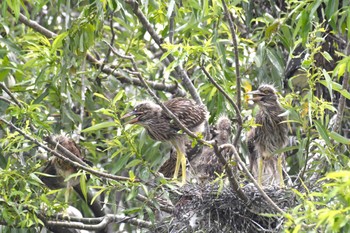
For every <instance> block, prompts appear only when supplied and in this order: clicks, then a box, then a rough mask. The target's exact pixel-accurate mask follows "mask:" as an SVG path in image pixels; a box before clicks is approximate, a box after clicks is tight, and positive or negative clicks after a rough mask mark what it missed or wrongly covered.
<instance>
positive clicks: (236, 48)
mask: <svg viewBox="0 0 350 233" xmlns="http://www.w3.org/2000/svg"><path fill="white" fill-rule="evenodd" d="M221 2H222V5H223V7H224V12H225V15H226V18H227V20H228V24H229V27H230V32H231V36H232V42H233V49H234V52H235V66H236V67H235V68H236V85H237V107H238V109H239V110H241V77H240V75H239V57H238V56H239V53H238V44H237V39H236V32H235V27H234V24H233V19H232V15H231V14H230V12H229V10H228V9H227V5H226V2H225V0H221Z"/></svg>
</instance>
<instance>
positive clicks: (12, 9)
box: [0, 0, 350, 232]
mask: <svg viewBox="0 0 350 233" xmlns="http://www.w3.org/2000/svg"><path fill="white" fill-rule="evenodd" d="M222 2H223V1H193V0H189V1H175V0H169V1H159V0H155V1H133V0H127V1H112V0H108V1H106V0H104V1H68V2H65V1H54V2H48V1H33V0H29V1H19V0H14V1H9V0H6V1H2V2H1V12H2V13H1V14H0V35H1V36H0V82H1V83H2V84H3V86H4V87H7V89H8V90H9V91H6V90H5V88H2V89H1V92H0V93H1V96H0V112H1V117H3V118H4V119H6V120H8V121H10V122H12V123H13V124H15V125H16V126H17V127H18V128H20V129H22V130H23V131H24V132H25V133H26V134H27V135H29V136H31V137H33V138H35V139H36V140H38V141H40V142H42V141H43V139H44V138H45V137H46V136H49V135H53V134H60V133H62V132H64V133H66V134H68V135H70V136H71V137H75V138H76V139H77V140H78V141H79V145H80V147H81V148H83V150H84V154H85V157H86V158H87V159H88V160H90V161H91V162H92V163H93V164H94V166H93V167H94V169H96V170H99V171H103V172H106V173H110V174H115V175H119V176H123V177H128V178H130V179H129V180H128V181H119V180H113V179H104V178H102V177H99V176H95V175H91V179H90V180H89V181H87V184H86V187H85V185H82V186H84V187H82V189H83V193H84V190H85V189H86V190H85V191H87V189H91V190H95V193H94V194H93V195H92V196H93V197H92V202H93V201H101V202H102V203H105V205H104V207H105V208H108V209H109V210H111V212H112V213H114V214H125V215H127V216H137V218H139V219H142V220H147V221H150V222H152V223H157V221H158V220H159V219H157V216H156V215H155V214H154V211H156V210H157V211H160V210H161V209H162V208H163V207H164V206H162V203H160V201H159V200H160V199H162V200H163V199H164V200H165V202H166V201H168V202H167V203H170V200H171V196H172V194H173V193H176V192H177V190H176V187H174V186H173V184H172V183H171V182H169V181H168V180H167V179H165V178H164V177H163V176H161V175H159V173H157V171H158V168H159V167H160V166H161V164H162V163H163V162H164V161H165V160H166V159H167V158H169V155H168V154H169V151H170V146H169V145H167V144H165V143H160V142H155V141H152V140H151V139H150V138H149V137H148V136H147V134H146V132H145V130H143V129H142V128H141V127H138V126H134V125H132V126H130V125H123V124H122V123H121V120H120V117H121V116H122V115H123V114H125V113H126V112H127V111H128V110H130V109H131V108H132V107H133V106H134V105H135V104H136V103H137V102H139V101H142V100H145V99H151V97H150V95H149V93H148V92H147V91H146V90H145V88H144V87H143V85H141V84H140V81H139V79H138V78H137V75H138V74H140V75H141V76H142V77H143V78H144V79H145V80H147V81H148V83H149V85H150V86H151V88H152V89H153V90H154V91H155V93H156V95H157V96H158V97H159V98H161V99H162V100H166V99H169V98H172V97H174V96H176V95H183V94H185V95H187V97H189V96H190V95H191V97H192V98H194V99H195V94H194V93H192V92H191V90H190V88H189V86H190V84H191V85H192V84H193V85H194V87H195V90H196V92H197V94H198V95H199V97H200V99H201V100H202V101H203V103H204V104H205V105H206V106H207V108H208V111H209V112H210V117H209V123H210V124H213V123H214V122H215V121H216V119H217V118H218V117H219V116H220V115H222V114H226V115H228V116H229V117H230V118H231V119H235V118H236V117H237V114H238V113H237V112H236V111H235V109H234V108H233V107H232V105H230V104H229V102H228V101H227V99H225V98H224V96H223V95H222V94H221V93H220V92H219V91H218V89H217V88H215V87H214V86H213V85H212V83H210V82H209V81H208V80H207V77H206V75H205V74H204V73H203V71H202V70H201V69H200V67H201V66H203V67H204V68H205V69H206V70H207V71H208V72H209V73H210V75H211V76H212V77H213V78H214V79H215V81H216V82H217V83H218V84H219V85H220V86H221V87H222V88H223V89H224V91H225V92H226V93H228V94H229V96H231V97H232V98H233V99H234V100H235V101H237V99H236V96H237V92H238V91H241V92H248V91H250V90H251V89H252V87H257V86H258V85H259V84H260V83H273V84H274V85H275V86H277V87H278V89H279V90H280V94H281V103H282V105H283V106H284V107H285V109H286V111H287V113H286V114H288V117H289V119H288V124H289V126H290V129H291V132H290V134H291V135H293V136H295V138H296V143H295V144H293V145H289V146H288V147H287V148H282V150H283V151H284V152H287V153H288V154H289V153H291V152H295V153H294V154H293V155H290V156H289V157H288V158H287V163H288V169H289V170H288V172H289V175H290V176H291V177H292V180H293V182H295V183H300V181H302V182H303V184H304V189H303V190H304V191H301V190H300V189H296V193H297V196H298V200H299V201H300V205H298V206H296V207H295V208H292V209H291V210H290V211H289V213H288V214H289V218H288V217H287V218H286V219H287V221H286V226H285V229H286V231H289V232H306V231H312V230H314V231H315V232H316V231H322V232H339V231H343V232H347V231H348V228H349V226H348V225H349V224H348V217H347V215H348V214H349V213H348V212H349V211H348V208H349V201H348V200H347V199H348V196H349V194H348V189H349V179H348V178H347V177H348V174H347V172H348V171H347V168H348V164H349V159H348V156H349V152H348V147H349V144H350V140H349V134H348V129H349V126H348V125H347V119H348V118H349V112H348V108H347V107H348V103H347V102H349V99H350V93H349V88H346V86H345V85H344V84H343V80H347V79H346V76H348V73H349V72H350V62H349V60H350V52H349V38H350V32H349V28H350V15H349V14H348V12H349V10H350V4H349V3H348V2H347V1H341V0H335V1H328V0H314V1H302V0H286V1H227V2H226V4H227V6H228V8H229V12H230V13H231V15H232V16H233V19H234V24H235V26H236V28H235V30H236V34H237V40H238V47H237V49H238V52H239V54H238V60H239V67H237V66H236V64H235V58H236V54H235V51H234V46H233V45H232V34H231V32H230V28H229V24H228V23H227V21H228V17H227V16H225V14H224V10H223V4H222ZM272 3H273V4H272ZM140 12H141V15H143V16H144V18H143V19H142V17H141V16H140ZM26 18H27V19H31V20H33V21H35V22H37V23H38V24H29V23H30V22H29V21H26ZM28 22H29V23H28ZM32 23H33V22H32ZM40 25H41V26H42V27H39V26H40ZM43 28H44V29H46V30H48V31H45V30H43ZM155 35H158V37H159V38H158V39H159V41H158V39H157V38H155ZM118 54H119V55H118ZM120 54H121V55H122V56H120ZM123 56H132V57H133V59H134V61H135V63H136V66H137V71H136V70H135V68H134V66H133V65H134V64H132V62H131V60H130V59H125V57H124V58H123ZM237 68H239V71H240V73H241V77H237V76H236V69H237ZM179 69H182V70H183V71H185V72H184V73H185V74H186V75H187V76H188V77H189V82H186V79H185V78H184V75H183V74H182V73H181V72H180V71H179ZM239 78H240V79H239ZM238 81H240V82H241V83H242V88H241V89H242V90H237V82H238ZM347 82H348V81H347ZM189 83H190V84H189ZM344 83H346V82H344ZM282 96H283V97H282ZM341 98H344V101H345V106H346V107H345V110H344V112H343V113H342V114H343V115H342V116H340V119H341V121H342V124H341V127H340V129H338V130H337V129H336V127H335V122H336V121H339V120H337V115H336V114H337V113H338V114H340V113H341V112H340V108H339V106H341V103H340V99H341ZM242 101H243V102H242V111H241V113H240V114H241V115H242V117H243V119H244V124H243V133H242V135H240V140H239V141H240V146H239V148H240V151H239V152H240V154H241V155H242V157H245V155H246V151H247V149H246V145H245V138H246V136H245V135H246V132H247V131H248V130H249V129H250V128H251V127H253V126H254V124H255V123H254V120H253V118H252V116H253V115H254V112H255V111H256V109H252V108H251V106H250V104H249V102H248V101H247V98H246V96H243V97H242ZM338 102H339V104H338ZM0 122H1V121H0ZM234 122H235V121H234ZM0 125H1V130H0V135H1V137H0V143H1V146H0V167H1V169H0V181H1V182H0V190H1V193H0V197H1V198H0V202H1V206H2V212H1V213H0V221H1V223H6V224H7V225H8V226H9V227H18V228H32V229H34V227H38V226H42V225H44V222H43V220H42V219H41V218H39V217H38V216H39V215H40V214H42V211H43V208H44V209H45V210H46V211H45V214H46V215H47V216H54V214H57V213H59V212H61V211H62V209H63V208H64V207H66V206H67V205H74V206H75V207H76V208H78V207H79V210H80V211H81V212H82V214H83V216H84V217H86V216H91V215H94V213H92V212H91V211H90V210H89V208H88V206H89V203H86V202H85V201H84V200H81V199H80V198H79V197H78V195H76V194H74V193H72V194H70V195H69V198H70V199H69V202H68V203H65V196H66V195H65V192H66V190H58V191H52V190H49V189H47V188H46V187H44V185H43V184H42V182H41V181H40V179H39V178H38V174H39V173H40V171H41V169H42V167H43V166H44V163H45V161H46V160H47V159H48V157H50V156H52V155H50V154H49V153H47V152H43V150H41V149H39V148H38V147H37V145H35V144H34V143H33V142H31V141H29V140H28V138H25V137H24V136H23V135H20V134H19V133H18V132H16V131H15V130H13V128H10V127H9V126H8V125H6V124H5V123H3V122H1V124H0ZM233 132H234V134H235V133H237V126H236V125H234V127H233ZM315 174H316V175H315ZM79 175H80V173H79V174H78V176H79ZM321 177H325V178H322V179H321V180H320V181H319V182H318V183H316V186H317V187H319V189H317V188H314V187H313V185H314V184H315V182H316V180H318V179H320V178H321ZM139 180H141V182H138V181H139ZM220 182H221V183H222V180H221V181H220ZM140 195H143V196H144V197H145V198H146V200H147V201H146V200H142V201H140ZM116 197H117V198H116ZM85 198H86V192H85ZM42 203H44V204H43V205H45V206H44V207H43V206H42ZM78 204H79V205H78ZM90 204H91V203H90ZM169 206H170V204H169ZM8 229H9V228H8ZM126 229H127V230H130V231H131V230H135V229H136V227H135V226H133V225H132V224H131V225H129V224H127V227H126ZM34 231H35V230H33V232H34Z"/></svg>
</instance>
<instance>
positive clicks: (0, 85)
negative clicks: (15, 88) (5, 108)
mask: <svg viewBox="0 0 350 233" xmlns="http://www.w3.org/2000/svg"><path fill="white" fill-rule="evenodd" d="M0 88H1V89H3V90H4V91H5V92H6V94H8V95H9V96H10V97H11V99H12V100H13V101H14V102H15V103H16V104H17V105H18V106H19V107H21V108H23V105H22V104H21V102H19V101H18V100H17V98H16V97H15V96H14V95H13V94H12V92H11V91H10V90H9V89H8V88H7V87H6V86H5V84H3V83H1V82H0ZM7 102H9V103H11V101H10V100H7Z"/></svg>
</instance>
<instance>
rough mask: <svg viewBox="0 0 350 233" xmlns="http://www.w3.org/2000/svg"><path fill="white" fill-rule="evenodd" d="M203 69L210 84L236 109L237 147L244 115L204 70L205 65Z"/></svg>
mask: <svg viewBox="0 0 350 233" xmlns="http://www.w3.org/2000/svg"><path fill="white" fill-rule="evenodd" d="M201 69H202V71H203V72H204V74H205V75H206V76H207V78H208V79H209V80H210V82H211V83H212V84H213V85H214V86H215V87H216V88H217V89H218V90H219V91H220V92H221V93H222V94H223V95H224V96H225V98H226V99H227V100H228V102H229V103H230V104H231V105H232V107H233V108H234V109H235V111H236V114H237V123H238V125H237V132H236V135H235V138H234V140H233V145H234V146H237V144H238V140H239V138H240V136H241V132H242V126H243V121H242V115H241V111H240V109H239V108H238V106H237V105H236V103H235V102H234V101H233V99H232V98H231V97H230V96H229V95H228V94H227V93H226V91H225V90H224V89H223V88H222V87H221V86H220V85H219V84H218V83H217V82H216V81H215V80H214V79H213V77H211V75H210V74H209V72H208V71H207V70H206V69H205V68H204V66H203V65H201Z"/></svg>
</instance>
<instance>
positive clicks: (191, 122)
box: [165, 98, 206, 128]
mask: <svg viewBox="0 0 350 233" xmlns="http://www.w3.org/2000/svg"><path fill="white" fill-rule="evenodd" d="M165 106H166V107H167V108H168V109H169V110H170V111H171V112H173V113H174V115H175V116H176V117H177V118H178V119H179V120H180V121H181V122H182V123H183V124H184V125H185V126H186V127H187V128H192V127H196V126H199V125H200V124H202V123H203V122H204V121H205V118H206V110H205V108H204V106H200V105H197V104H196V103H194V102H193V101H192V100H189V99H185V98H174V99H171V100H169V101H167V102H165Z"/></svg>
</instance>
